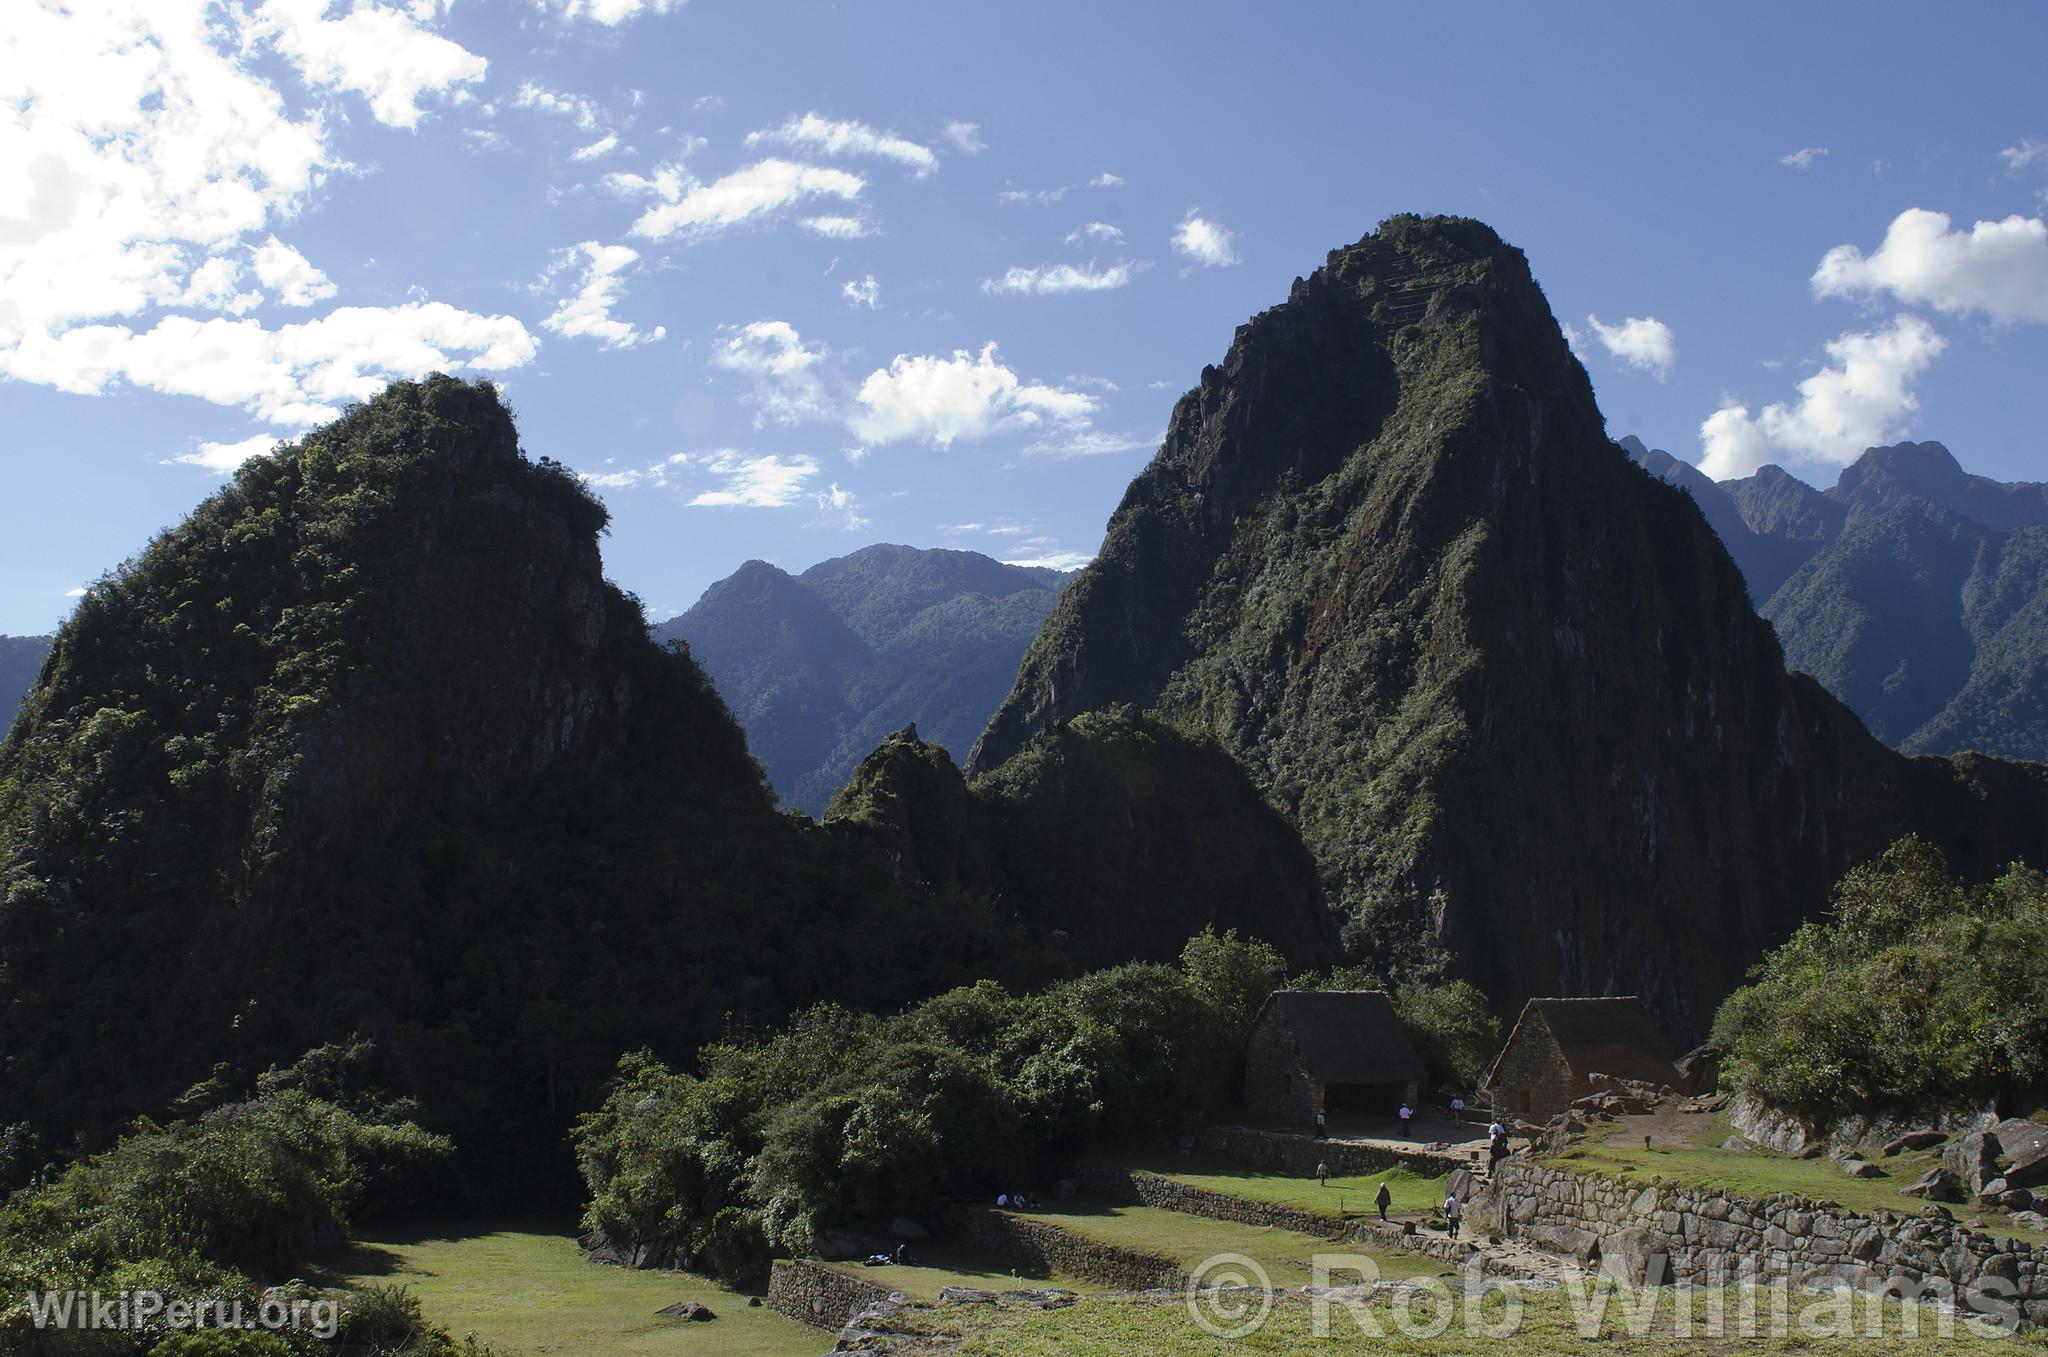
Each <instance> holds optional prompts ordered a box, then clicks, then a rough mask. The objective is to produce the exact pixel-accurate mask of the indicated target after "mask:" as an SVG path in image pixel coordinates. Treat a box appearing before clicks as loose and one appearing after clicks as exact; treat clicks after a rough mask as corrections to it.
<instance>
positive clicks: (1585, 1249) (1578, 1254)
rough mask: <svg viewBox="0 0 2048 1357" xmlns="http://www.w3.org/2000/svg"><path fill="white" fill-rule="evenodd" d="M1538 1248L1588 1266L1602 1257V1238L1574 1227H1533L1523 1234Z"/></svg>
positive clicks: (1589, 1231)
mask: <svg viewBox="0 0 2048 1357" xmlns="http://www.w3.org/2000/svg"><path fill="white" fill-rule="evenodd" d="M1523 1238H1525V1239H1527V1240H1528V1241H1529V1242H1530V1243H1531V1244H1534V1245H1535V1246H1536V1247H1537V1248H1539V1249H1542V1250H1544V1251H1545V1252H1547V1253H1555V1254H1560V1255H1562V1256H1564V1257H1566V1258H1570V1259H1572V1260H1573V1261H1575V1262H1577V1263H1580V1264H1582V1265H1583V1264H1586V1263H1590V1262H1592V1261H1593V1260H1594V1259H1596V1258H1598V1257H1599V1256H1600V1236H1599V1235H1596V1234H1594V1233H1593V1232H1592V1231H1591V1230H1581V1229H1579V1228H1578V1227H1576V1226H1573V1225H1532V1226H1530V1227H1529V1228H1528V1229H1527V1230H1526V1231H1524V1232H1523Z"/></svg>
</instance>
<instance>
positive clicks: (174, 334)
mask: <svg viewBox="0 0 2048 1357" xmlns="http://www.w3.org/2000/svg"><path fill="white" fill-rule="evenodd" d="M538 347H539V346H538V344H537V343H536V341H535V340H534V338H533V336H532V335H530V334H528V333H527V330H526V327H525V326H523V325H521V324H520V323H519V322H518V321H517V320H515V319H514V318H512V317H511V316H483V315H478V314H476V313H475V312H471V311H460V310H457V309H456V308H454V307H452V306H449V305H448V304H447V303H445V302H413V303H409V304H407V305H404V306H385V307H362V306H348V307H341V308H338V309H336V310H334V311H330V312H328V313H327V314H326V315H325V316H322V317H320V318H319V319H317V320H311V321H306V322H305V323H303V324H298V325H286V326H283V327H281V328H279V329H276V330H269V329H265V328H264V327H263V326H262V325H261V324H259V323H258V322H256V321H254V320H249V319H243V320H227V319H224V318H221V317H218V316H217V317H214V318H213V319H210V320H206V321H195V320H193V319H192V318H190V317H189V316H177V315H173V316H166V317H165V318H164V319H162V320H161V321H159V322H157V324H156V326H155V327H154V328H152V329H150V330H146V331H143V332H142V333H139V334H138V333H136V332H134V331H132V330H130V329H129V328H128V327H127V326H125V325H81V326H75V327H73V328H71V329H68V330H66V331H64V332H63V333H62V334H59V335H54V336H53V335H47V334H40V333H38V334H31V335H29V336H27V337H26V338H25V339H24V340H23V341H22V342H21V343H20V344H18V345H17V346H15V347H14V348H13V349H12V350H9V351H5V352H0V371H4V372H5V373H7V374H8V375H10V376H13V377H17V378H20V379H21V380H23V381H30V382H39V383H43V384H45V385H49V386H54V387H56V388H58V389H59V390H62V391H70V392H75V393H79V394H96V393H98V392H101V391H104V390H106V389H107V388H108V387H109V386H111V385H113V384H115V383H117V382H120V381H127V382H129V383H132V384H133V385H135V386H139V387H144V388H147V389H149V390H152V391H161V392H164V393H166V394H170V395H181V396H197V397H198V398H199V399H201V400H206V401H211V402H213V403H214V404H216V405H232V406H239V407H241V408H243V409H246V410H249V411H251V412H253V413H254V414H256V415H258V416H259V417H261V418H263V419H265V420H267V421H269V422H270V423H272V424H279V425H303V424H312V423H317V422H319V421H321V420H325V419H332V418H334V417H335V416H336V415H337V414H339V413H340V411H339V410H338V409H337V408H336V407H337V403H338V402H341V401H347V400H367V399H368V398H369V397H371V396H373V395H375V394H376V393H377V392H378V391H379V390H381V389H382V388H383V387H384V386H385V385H386V384H387V383H388V382H390V381H393V380H395V379H398V378H403V377H419V376H422V375H424V374H426V373H428V372H434V371H441V372H457V371H462V370H464V369H467V370H470V371H475V372H493V371H502V370H504V369H508V368H516V367H520V366H523V365H524V364H526V363H529V362H531V361H532V360H533V355H534V353H535V352H536V351H537V349H538Z"/></svg>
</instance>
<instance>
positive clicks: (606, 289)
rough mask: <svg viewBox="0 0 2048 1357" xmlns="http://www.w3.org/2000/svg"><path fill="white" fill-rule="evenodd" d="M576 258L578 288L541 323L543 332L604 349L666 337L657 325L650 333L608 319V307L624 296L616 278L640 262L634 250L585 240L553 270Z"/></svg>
mask: <svg viewBox="0 0 2048 1357" xmlns="http://www.w3.org/2000/svg"><path fill="white" fill-rule="evenodd" d="M578 255H581V256H582V258H583V261H584V267H583V274H582V286H581V287H579V288H578V289H577V290H576V292H575V293H574V294H573V295H571V296H568V297H564V298H563V299H562V301H561V303H560V305H558V306H556V307H555V310H554V313H553V314H552V315H550V316H549V317H548V318H547V319H546V320H544V321H542V322H541V325H542V327H543V328H545V329H548V330H552V331H554V332H555V333H556V334H558V335H561V336H563V337H564V338H578V337H588V338H591V339H600V340H603V341H604V346H605V347H606V348H608V349H626V348H631V347H632V346H634V345H635V344H651V343H653V342H654V341H655V340H657V339H660V338H661V337H662V336H663V335H665V334H667V333H668V331H667V330H666V329H664V328H663V327H662V326H659V325H657V326H655V327H654V328H653V329H652V330H638V329H635V328H634V327H633V326H632V325H631V324H630V323H628V322H626V321H623V320H620V319H618V318H617V317H615V316H613V315H612V307H614V306H615V305H617V304H618V302H619V301H620V299H621V298H623V297H624V296H625V282H624V280H623V279H622V278H621V277H620V275H621V274H622V273H623V272H624V271H625V270H626V269H627V268H629V267H631V265H632V264H633V263H634V261H635V260H637V259H639V258H640V252H639V251H638V250H635V249H633V248H631V247H630V246H625V245H600V244H598V243H597V242H596V241H594V240H586V241H584V242H583V243H582V244H580V245H574V246H571V247H570V248H569V249H567V250H565V251H563V257H562V259H561V260H560V262H559V263H558V265H557V270H559V269H560V268H562V267H566V266H567V265H569V264H571V263H573V262H574V261H575V258H576V256H578ZM557 270H551V271H550V272H554V271H557Z"/></svg>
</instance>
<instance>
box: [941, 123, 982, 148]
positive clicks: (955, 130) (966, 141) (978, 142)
mask: <svg viewBox="0 0 2048 1357" xmlns="http://www.w3.org/2000/svg"><path fill="white" fill-rule="evenodd" d="M945 137H946V140H947V141H950V142H952V143H953V145H954V146H956V147H958V148H959V149H960V150H961V151H962V152H964V153H966V154H967V155H980V154H981V153H982V152H983V151H986V150H987V149H988V143H987V142H986V141H984V140H982V136H981V124H980V123H965V122H961V121H959V120H958V119H955V120H954V121H952V122H949V123H947V124H946V131H945Z"/></svg>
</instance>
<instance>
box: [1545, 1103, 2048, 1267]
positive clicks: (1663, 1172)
mask: <svg viewBox="0 0 2048 1357" xmlns="http://www.w3.org/2000/svg"><path fill="white" fill-rule="evenodd" d="M1620 1129H1621V1128H1619V1127H1617V1126H1595V1127H1594V1128H1593V1130H1592V1132H1591V1133H1590V1134H1589V1135H1588V1136H1587V1137H1586V1139H1585V1140H1584V1141H1583V1142H1581V1143H1580V1144H1578V1145H1575V1146H1573V1147H1572V1148H1571V1149H1569V1150H1567V1151H1565V1153H1563V1154H1562V1155H1559V1156H1557V1157H1556V1158H1555V1159H1552V1160H1550V1161H1549V1162H1551V1163H1554V1164H1557V1165H1558V1166H1559V1167H1562V1168H1576V1169H1591V1170H1593V1171H1595V1172H1599V1173H1608V1174H1614V1175H1616V1176H1623V1175H1625V1176H1627V1177H1631V1178H1638V1179H1643V1178H1650V1177H1661V1178H1664V1179H1666V1180H1668V1181H1670V1182H1675V1183H1680V1184H1683V1185H1684V1186H1687V1187H1716V1188H1722V1189H1725V1190H1726V1191H1729V1192H1733V1193H1737V1194H1739V1195H1741V1196H1745V1197H1768V1196H1771V1195H1773V1194H1774V1193H1779V1192H1794V1193H1798V1194H1799V1195H1800V1196H1803V1197H1811V1198H1813V1199H1814V1200H1816V1201H1831V1202H1836V1203H1838V1204H1840V1205H1842V1206H1846V1207H1848V1208H1849V1209H1850V1210H1852V1211H1874V1210H1878V1209H1880V1208H1882V1209H1884V1210H1889V1211H1903V1212H1906V1213H1908V1214H1917V1213H1918V1212H1920V1211H1924V1210H1925V1209H1926V1208H1927V1203H1926V1202H1924V1201H1922V1200H1920V1199H1919V1198H1918V1197H1908V1196H1906V1195H1905V1194H1904V1193H1903V1192H1901V1191H1900V1189H1901V1188H1906V1187H1911V1186H1912V1185H1913V1182H1914V1180H1916V1179H1917V1178H1919V1177H1920V1176H1921V1175H1922V1174H1923V1173H1925V1172H1926V1171H1927V1170H1928V1169H1930V1168H1933V1167H1934V1166H1935V1165H1936V1164H1939V1163H1940V1162H1941V1155H1940V1152H1939V1151H1938V1150H1923V1151H1919V1152H1916V1153H1910V1154H1901V1155H1897V1156H1895V1157H1892V1158H1884V1157H1882V1156H1880V1157H1878V1158H1876V1159H1874V1160H1872V1161H1871V1162H1873V1163H1875V1164H1877V1165H1878V1166H1879V1167H1880V1168H1882V1169H1883V1170H1884V1171H1885V1174H1886V1176H1885V1177H1883V1178H1851V1177H1850V1176H1849V1175H1848V1174H1846V1173H1844V1172H1842V1170H1841V1167H1840V1166H1839V1165H1837V1164H1836V1163H1834V1162H1833V1161H1832V1160H1830V1159H1827V1158H1825V1157H1822V1158H1818V1159H1798V1158H1795V1157H1793V1156H1791V1155H1785V1154H1778V1153H1775V1152H1773V1151H1770V1150H1763V1149H1753V1150H1726V1149H1722V1148H1721V1143H1722V1142H1723V1141H1724V1140H1726V1139H1727V1138H1728V1137H1729V1136H1732V1135H1734V1134H1735V1133H1736V1132H1735V1128H1734V1127H1732V1126H1730V1125H1729V1124H1728V1120H1727V1118H1726V1117H1723V1116H1716V1117H1714V1118H1712V1120H1711V1121H1709V1122H1708V1123H1707V1124H1706V1125H1705V1127H1703V1129H1702V1130H1701V1132H1700V1133H1699V1135H1698V1136H1697V1137H1695V1139H1696V1141H1697V1143H1696V1144H1693V1145H1689V1146H1674V1145H1667V1144H1664V1143H1662V1142H1659V1143H1657V1144H1655V1145H1653V1146H1651V1147H1650V1148H1648V1149H1645V1148H1644V1147H1643V1146H1642V1145H1641V1144H1639V1143H1637V1142H1636V1141H1635V1140H1634V1139H1633V1138H1630V1137H1627V1136H1625V1135H1623V1134H1620V1133H1619V1132H1620ZM1949 1209H1950V1210H1951V1211H1953V1212H1955V1214H1956V1216H1957V1218H1958V1219H1968V1218H1970V1217H1972V1216H1977V1215H1981V1216H1983V1218H1984V1228H1985V1229H1986V1230H1987V1231H1988V1232H1990V1233H1993V1234H1997V1235H2001V1236H2003V1235H2011V1236H2012V1237H2013V1238H2015V1239H2025V1240H2028V1241H2029V1242H2035V1243H2039V1242H2042V1241H2044V1240H2048V1235H2044V1234H2043V1233H2042V1232H2041V1231H2038V1230H2028V1229H2026V1228H2025V1227H2024V1226H2018V1225H2014V1224H2013V1223H2012V1220H2011V1217H2010V1216H2009V1215H2008V1214H2007V1213H2006V1212H2003V1211H1998V1210H1995V1209H1990V1208H1983V1207H1979V1206H1977V1205H1976V1204H1974V1203H1968V1204H1961V1205H1952V1206H1950V1207H1949Z"/></svg>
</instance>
